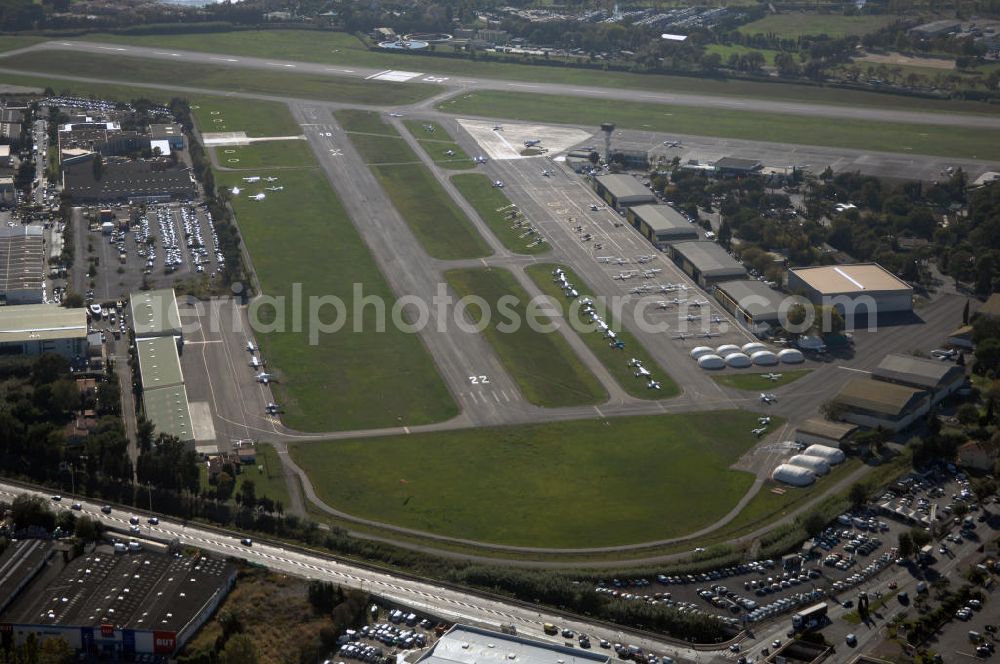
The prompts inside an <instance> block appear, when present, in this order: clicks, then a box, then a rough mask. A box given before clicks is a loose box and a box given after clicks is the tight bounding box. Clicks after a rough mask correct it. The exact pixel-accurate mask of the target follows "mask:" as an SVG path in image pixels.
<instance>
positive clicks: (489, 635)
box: [417, 625, 611, 664]
mask: <svg viewBox="0 0 1000 664" xmlns="http://www.w3.org/2000/svg"><path fill="white" fill-rule="evenodd" d="M610 661H611V657H610V656H609V655H605V654H603V653H600V652H592V651H589V650H583V649H578V648H573V647H572V646H564V645H562V644H558V643H548V642H544V641H535V640H533V639H528V638H525V637H522V636H515V635H511V634H501V633H500V632H494V631H490V630H486V629H481V628H479V627H470V626H468V625H455V626H453V627H452V628H451V629H449V630H448V631H447V632H446V633H445V634H444V635H443V636H442V637H441V638H440V639H438V640H437V642H436V643H435V644H434V645H433V646H431V648H430V649H429V650H428V651H427V652H425V653H424V654H423V655H422V656H421V657H420V658H419V659H418V660H417V664H508V663H510V662H515V663H516V664H556V663H557V662H558V663H559V664H608V663H609V662H610Z"/></svg>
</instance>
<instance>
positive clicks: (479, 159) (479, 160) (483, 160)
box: [472, 155, 486, 164]
mask: <svg viewBox="0 0 1000 664" xmlns="http://www.w3.org/2000/svg"><path fill="white" fill-rule="evenodd" d="M472 161H474V162H476V163H477V164H485V163H486V157H484V156H483V155H476V158H475V159H473V160H472Z"/></svg>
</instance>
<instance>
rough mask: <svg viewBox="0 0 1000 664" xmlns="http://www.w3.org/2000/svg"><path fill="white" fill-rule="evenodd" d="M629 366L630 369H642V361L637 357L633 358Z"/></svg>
mask: <svg viewBox="0 0 1000 664" xmlns="http://www.w3.org/2000/svg"><path fill="white" fill-rule="evenodd" d="M628 365H629V366H630V367H641V366H642V360H640V359H639V358H637V357H633V358H632V359H631V360H629V361H628Z"/></svg>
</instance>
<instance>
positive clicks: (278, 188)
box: [264, 184, 285, 191]
mask: <svg viewBox="0 0 1000 664" xmlns="http://www.w3.org/2000/svg"><path fill="white" fill-rule="evenodd" d="M264 188H265V189H267V190H268V191H284V189H285V185H282V184H279V185H278V186H277V187H264Z"/></svg>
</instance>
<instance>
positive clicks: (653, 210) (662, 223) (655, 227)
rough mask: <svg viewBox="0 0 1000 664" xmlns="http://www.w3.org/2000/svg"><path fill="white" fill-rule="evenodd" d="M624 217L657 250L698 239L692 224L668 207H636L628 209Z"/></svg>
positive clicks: (645, 205)
mask: <svg viewBox="0 0 1000 664" xmlns="http://www.w3.org/2000/svg"><path fill="white" fill-rule="evenodd" d="M626 217H627V218H628V220H629V221H630V222H632V225H633V226H635V227H636V228H637V229H638V230H639V232H640V233H642V234H643V235H644V236H645V238H646V239H647V240H649V241H650V242H652V243H653V245H654V246H655V247H656V248H657V249H661V250H662V249H666V248H667V246H669V245H671V244H673V243H675V242H685V241H687V240H698V239H700V238H699V236H698V229H697V228H695V226H694V224H692V223H690V222H688V220H687V219H685V218H684V216H683V215H682V214H681V213H680V212H678V211H677V210H675V209H673V208H672V207H670V206H669V205H648V204H644V205H636V206H634V207H631V208H629V210H628V214H627V215H626Z"/></svg>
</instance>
